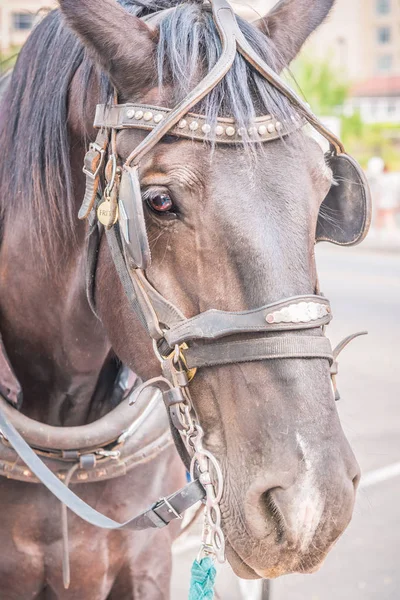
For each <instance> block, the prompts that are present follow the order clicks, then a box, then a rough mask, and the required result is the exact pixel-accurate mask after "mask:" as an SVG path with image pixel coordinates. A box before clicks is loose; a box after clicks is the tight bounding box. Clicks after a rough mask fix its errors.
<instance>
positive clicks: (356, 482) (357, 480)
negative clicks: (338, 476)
mask: <svg viewBox="0 0 400 600" xmlns="http://www.w3.org/2000/svg"><path fill="white" fill-rule="evenodd" d="M360 479H361V472H360V471H358V472H357V473H356V475H355V476H354V477H353V479H352V481H353V487H354V491H357V488H358V485H359V483H360Z"/></svg>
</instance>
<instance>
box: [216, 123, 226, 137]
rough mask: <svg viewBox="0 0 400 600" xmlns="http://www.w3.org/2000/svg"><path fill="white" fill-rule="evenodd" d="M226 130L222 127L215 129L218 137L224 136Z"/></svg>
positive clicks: (218, 126)
mask: <svg viewBox="0 0 400 600" xmlns="http://www.w3.org/2000/svg"><path fill="white" fill-rule="evenodd" d="M224 131H225V130H224V128H223V127H222V125H217V126H216V128H215V134H216V135H222V134H223V133H224Z"/></svg>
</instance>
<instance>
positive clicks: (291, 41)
mask: <svg viewBox="0 0 400 600" xmlns="http://www.w3.org/2000/svg"><path fill="white" fill-rule="evenodd" d="M334 2H335V0H281V1H280V2H278V4H276V5H275V6H274V8H273V9H272V10H271V11H270V12H269V13H268V14H267V15H266V16H265V17H263V18H262V19H259V20H258V21H256V22H255V23H254V24H255V25H256V27H258V28H259V29H261V30H262V31H263V32H264V33H265V34H266V35H268V37H270V38H271V40H272V41H273V42H274V45H275V47H276V49H277V51H278V57H277V67H278V68H279V70H282V69H284V68H285V67H287V66H288V65H289V64H290V63H291V61H292V60H293V59H294V58H295V57H296V56H297V54H298V53H299V52H300V50H301V48H302V46H303V44H304V42H305V41H306V40H307V39H308V37H309V36H310V35H311V34H312V33H313V31H315V30H316V29H317V28H318V27H319V25H321V23H322V22H323V21H324V20H325V19H326V17H327V16H328V14H329V12H330V10H331V8H332V6H333V4H334Z"/></svg>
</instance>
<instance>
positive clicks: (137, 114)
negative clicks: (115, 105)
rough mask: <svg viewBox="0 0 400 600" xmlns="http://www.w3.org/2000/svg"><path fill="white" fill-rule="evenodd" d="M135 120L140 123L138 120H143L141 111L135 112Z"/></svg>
mask: <svg viewBox="0 0 400 600" xmlns="http://www.w3.org/2000/svg"><path fill="white" fill-rule="evenodd" d="M134 116H135V119H137V120H138V121H140V119H143V111H142V110H137V111H136V112H135V115H134Z"/></svg>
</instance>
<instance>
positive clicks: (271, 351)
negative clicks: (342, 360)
mask: <svg viewBox="0 0 400 600" xmlns="http://www.w3.org/2000/svg"><path fill="white" fill-rule="evenodd" d="M183 355H184V357H185V360H186V363H187V366H188V368H189V369H193V368H201V367H213V366H216V365H228V364H233V363H234V364H236V363H243V362H253V361H257V360H276V359H278V358H281V359H282V358H288V359H294V358H296V359H298V358H323V359H327V360H329V361H330V362H332V361H333V352H332V347H331V343H330V341H329V339H328V338H326V337H325V336H322V337H300V336H288V337H269V338H258V339H248V340H238V341H234V342H222V343H221V342H218V343H214V344H212V345H210V344H206V345H201V346H199V345H197V344H196V345H194V344H193V345H192V346H191V347H190V348H189V349H188V350H184V351H183Z"/></svg>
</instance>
